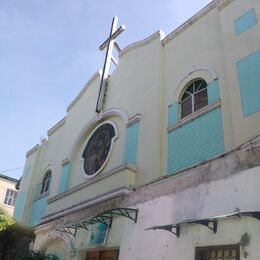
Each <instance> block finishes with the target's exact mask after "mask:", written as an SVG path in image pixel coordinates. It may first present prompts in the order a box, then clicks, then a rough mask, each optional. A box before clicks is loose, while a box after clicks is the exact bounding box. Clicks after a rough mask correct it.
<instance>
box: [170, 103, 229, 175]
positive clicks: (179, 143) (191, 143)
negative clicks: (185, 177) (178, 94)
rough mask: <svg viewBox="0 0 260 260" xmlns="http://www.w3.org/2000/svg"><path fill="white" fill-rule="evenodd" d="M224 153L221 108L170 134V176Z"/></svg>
mask: <svg viewBox="0 0 260 260" xmlns="http://www.w3.org/2000/svg"><path fill="white" fill-rule="evenodd" d="M223 152H224V137H223V127H222V118H221V110H220V108H217V109H214V110H212V111H210V112H209V113H207V114H205V115H203V116H201V117H199V118H197V119H196V120H194V121H191V122H189V123H187V124H185V125H184V126H182V127H180V128H177V129H175V130H173V131H172V132H170V133H169V134H168V169H167V172H168V174H171V173H175V172H177V171H180V170H182V169H185V168H187V167H189V166H191V165H194V164H197V163H199V162H202V161H204V160H208V159H210V158H212V157H214V156H216V155H218V154H221V153H223Z"/></svg>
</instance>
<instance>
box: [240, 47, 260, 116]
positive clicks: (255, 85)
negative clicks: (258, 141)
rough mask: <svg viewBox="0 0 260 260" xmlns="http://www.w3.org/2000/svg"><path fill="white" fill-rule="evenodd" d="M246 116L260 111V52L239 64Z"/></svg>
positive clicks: (241, 91)
mask: <svg viewBox="0 0 260 260" xmlns="http://www.w3.org/2000/svg"><path fill="white" fill-rule="evenodd" d="M237 73H238V80H239V85H240V93H241V99H242V105H243V112H244V116H249V115H251V114H253V113H255V112H257V111H260V50H257V51H256V52H254V53H251V54H250V55H249V56H247V57H245V58H244V59H242V60H240V61H239V62H237Z"/></svg>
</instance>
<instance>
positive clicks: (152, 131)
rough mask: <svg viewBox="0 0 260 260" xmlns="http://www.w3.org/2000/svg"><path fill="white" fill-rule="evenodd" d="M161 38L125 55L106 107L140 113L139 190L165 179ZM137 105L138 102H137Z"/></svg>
mask: <svg viewBox="0 0 260 260" xmlns="http://www.w3.org/2000/svg"><path fill="white" fill-rule="evenodd" d="M160 37H161V35H159V34H158V36H157V39H154V40H153V41H152V42H150V43H149V44H147V45H145V46H143V47H140V48H137V49H134V50H131V51H129V52H128V53H126V54H124V55H123V56H122V57H121V58H120V60H119V65H118V67H117V69H116V70H115V71H114V73H113V74H112V75H111V77H110V78H109V88H108V91H107V100H106V103H105V107H106V108H108V107H114V106H117V107H120V108H123V109H124V110H126V111H127V112H128V113H129V114H130V116H133V115H135V114H138V113H140V114H141V116H142V119H141V121H140V130H139V131H140V132H139V143H138V155H137V167H138V169H139V173H140V174H138V176H137V180H136V186H137V187H138V186H140V185H143V184H145V183H147V182H149V181H151V180H153V179H155V178H156V177H159V176H161V174H162V172H161V169H160V152H161V151H160V142H161V111H160V105H161V102H162V100H161V91H162V89H161V82H160V80H161V74H160V73H161V71H160V70H161V63H160V58H161V52H162V46H161V41H160ZM133 101H134V102H133Z"/></svg>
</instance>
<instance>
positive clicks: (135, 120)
mask: <svg viewBox="0 0 260 260" xmlns="http://www.w3.org/2000/svg"><path fill="white" fill-rule="evenodd" d="M140 120H141V115H140V114H136V115H134V116H132V117H131V118H129V120H128V122H127V124H126V127H127V128H128V127H130V126H132V125H134V124H135V123H138V122H140Z"/></svg>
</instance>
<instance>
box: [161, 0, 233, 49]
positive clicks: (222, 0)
mask: <svg viewBox="0 0 260 260" xmlns="http://www.w3.org/2000/svg"><path fill="white" fill-rule="evenodd" d="M233 1H234V0H213V1H212V2H210V3H209V4H207V5H206V6H205V7H203V8H202V9H201V10H199V11H198V12H197V13H196V14H194V15H193V16H192V17H191V18H190V19H188V20H187V21H185V22H184V23H183V24H181V25H180V26H179V27H177V28H176V29H175V30H173V31H172V32H171V33H170V34H168V35H167V36H166V37H165V38H164V39H163V40H162V43H163V46H165V45H166V44H167V43H168V42H169V41H170V40H172V39H173V38H175V37H176V36H177V35H179V34H180V33H182V32H183V31H184V30H186V29H187V28H189V27H190V26H191V25H192V24H194V23H195V22H196V21H198V20H199V19H201V18H202V17H204V16H205V15H206V14H207V13H209V12H210V11H212V10H213V9H214V8H216V7H219V10H221V9H223V8H224V7H225V6H227V5H228V4H230V3H231V2H233Z"/></svg>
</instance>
